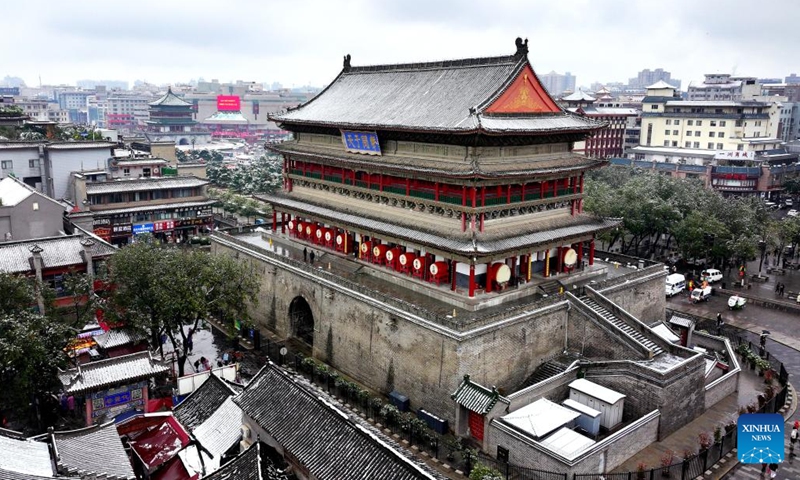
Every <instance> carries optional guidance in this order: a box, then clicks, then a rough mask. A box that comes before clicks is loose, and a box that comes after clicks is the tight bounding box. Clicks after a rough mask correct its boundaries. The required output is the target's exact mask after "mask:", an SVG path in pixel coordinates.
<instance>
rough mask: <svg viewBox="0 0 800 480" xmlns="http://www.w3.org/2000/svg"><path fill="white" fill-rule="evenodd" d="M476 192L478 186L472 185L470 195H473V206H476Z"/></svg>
mask: <svg viewBox="0 0 800 480" xmlns="http://www.w3.org/2000/svg"><path fill="white" fill-rule="evenodd" d="M476 193H477V188H475V187H472V191H471V193H470V196H471V197H472V208H475V196H476Z"/></svg>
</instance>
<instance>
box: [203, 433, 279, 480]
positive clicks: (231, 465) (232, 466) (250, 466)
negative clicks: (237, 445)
mask: <svg viewBox="0 0 800 480" xmlns="http://www.w3.org/2000/svg"><path fill="white" fill-rule="evenodd" d="M268 448H269V447H268V446H267V445H266V444H263V443H261V442H256V443H254V444H252V445H251V446H250V448H248V449H247V450H245V451H244V452H242V453H240V454H239V455H237V456H236V458H234V459H233V460H231V461H229V462H228V463H226V464H225V465H223V466H222V468H220V469H219V470H217V471H216V472H214V473H212V474H210V475H208V476H205V477H203V480H288V478H289V477H288V476H287V475H285V474H283V473H281V472H280V470H278V469H277V468H276V467H275V465H274V464H273V463H272V462H271V461H270V460H269V458H268V457H267V455H266V449H268Z"/></svg>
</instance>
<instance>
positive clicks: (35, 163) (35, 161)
mask: <svg viewBox="0 0 800 480" xmlns="http://www.w3.org/2000/svg"><path fill="white" fill-rule="evenodd" d="M28 168H39V159H38V158H34V159H31V160H28Z"/></svg>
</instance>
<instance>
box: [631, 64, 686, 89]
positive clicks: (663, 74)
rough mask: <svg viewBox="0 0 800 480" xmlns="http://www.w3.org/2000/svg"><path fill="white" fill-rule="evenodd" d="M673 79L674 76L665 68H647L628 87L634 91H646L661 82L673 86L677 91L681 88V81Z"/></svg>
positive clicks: (632, 79)
mask: <svg viewBox="0 0 800 480" xmlns="http://www.w3.org/2000/svg"><path fill="white" fill-rule="evenodd" d="M671 77H672V74H671V73H670V72H667V71H665V70H664V69H663V68H656V69H655V70H650V69H649V68H645V69H644V70H642V71H640V72H639V73H638V74H637V75H636V77H634V78H631V79H629V80H628V87H629V88H633V89H644V88H647V87H649V86H650V85H653V84H654V83H658V82H660V81H661V82H666V83H668V84H670V85H672V86H673V87H675V88H676V89H678V88H681V81H680V80H678V79H673V78H671Z"/></svg>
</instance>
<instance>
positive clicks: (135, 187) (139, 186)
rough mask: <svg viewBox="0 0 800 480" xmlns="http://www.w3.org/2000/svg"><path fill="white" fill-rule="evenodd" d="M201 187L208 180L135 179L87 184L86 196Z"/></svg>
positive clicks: (186, 178) (173, 178) (193, 178)
mask: <svg viewBox="0 0 800 480" xmlns="http://www.w3.org/2000/svg"><path fill="white" fill-rule="evenodd" d="M203 185H208V180H203V179H200V178H197V177H194V176H191V175H187V176H183V177H156V178H136V179H131V180H114V181H111V182H94V183H87V184H86V194H87V195H98V194H102V193H117V192H145V191H150V190H166V189H170V188H192V187H201V186H203Z"/></svg>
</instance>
